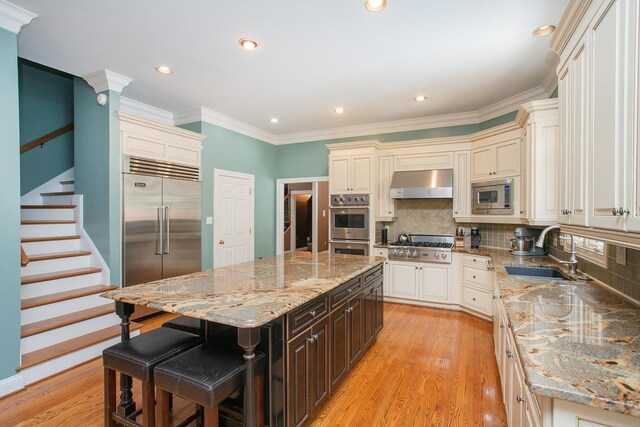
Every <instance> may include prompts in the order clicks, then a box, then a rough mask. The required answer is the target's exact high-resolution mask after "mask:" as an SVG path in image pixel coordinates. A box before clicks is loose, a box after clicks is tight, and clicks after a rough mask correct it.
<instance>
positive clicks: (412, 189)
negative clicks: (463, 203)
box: [391, 169, 453, 199]
mask: <svg viewBox="0 0 640 427" xmlns="http://www.w3.org/2000/svg"><path fill="white" fill-rule="evenodd" d="M452 197H453V169H433V170H423V171H404V172H394V174H393V179H392V180H391V198H392V199H451V198H452Z"/></svg>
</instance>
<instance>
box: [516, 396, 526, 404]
mask: <svg viewBox="0 0 640 427" xmlns="http://www.w3.org/2000/svg"><path fill="white" fill-rule="evenodd" d="M516 402H518V403H523V402H524V398H522V397H520V395H517V396H516Z"/></svg>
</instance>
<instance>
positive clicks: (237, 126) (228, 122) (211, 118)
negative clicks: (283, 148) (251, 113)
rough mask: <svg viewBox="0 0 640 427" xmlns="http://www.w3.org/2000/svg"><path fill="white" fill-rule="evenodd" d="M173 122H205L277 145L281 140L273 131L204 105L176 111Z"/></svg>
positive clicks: (177, 123)
mask: <svg viewBox="0 0 640 427" xmlns="http://www.w3.org/2000/svg"><path fill="white" fill-rule="evenodd" d="M173 122H174V124H175V125H176V126H177V125H182V124H185V123H193V122H205V123H209V124H212V125H216V126H220V127H222V128H225V129H228V130H230V131H233V132H237V133H240V134H242V135H246V136H249V137H251V138H255V139H258V140H260V141H263V142H268V143H269V144H275V145H277V141H278V140H279V137H278V136H277V135H275V134H273V133H271V132H267V131H264V130H262V129H259V128H257V127H255V126H251V125H249V124H247V123H244V122H241V121H240V120H236V119H234V118H231V117H229V116H225V115H224V114H220V113H218V112H216V111H213V110H210V109H208V108H204V107H200V108H195V109H193V110H187V111H183V112H181V113H175V114H174V115H173Z"/></svg>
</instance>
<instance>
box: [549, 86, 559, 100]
mask: <svg viewBox="0 0 640 427" xmlns="http://www.w3.org/2000/svg"><path fill="white" fill-rule="evenodd" d="M557 97H558V88H557V87H556V90H554V91H553V93H552V94H551V96H550V98H557Z"/></svg>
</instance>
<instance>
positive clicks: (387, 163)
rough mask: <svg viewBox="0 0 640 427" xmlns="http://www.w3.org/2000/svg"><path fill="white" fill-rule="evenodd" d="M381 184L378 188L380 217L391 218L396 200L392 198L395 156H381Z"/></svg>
mask: <svg viewBox="0 0 640 427" xmlns="http://www.w3.org/2000/svg"><path fill="white" fill-rule="evenodd" d="M379 164H380V185H379V189H378V217H380V218H385V219H386V218H391V217H393V215H394V213H395V200H394V199H392V198H391V196H390V191H391V179H393V156H384V157H380V163H379Z"/></svg>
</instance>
